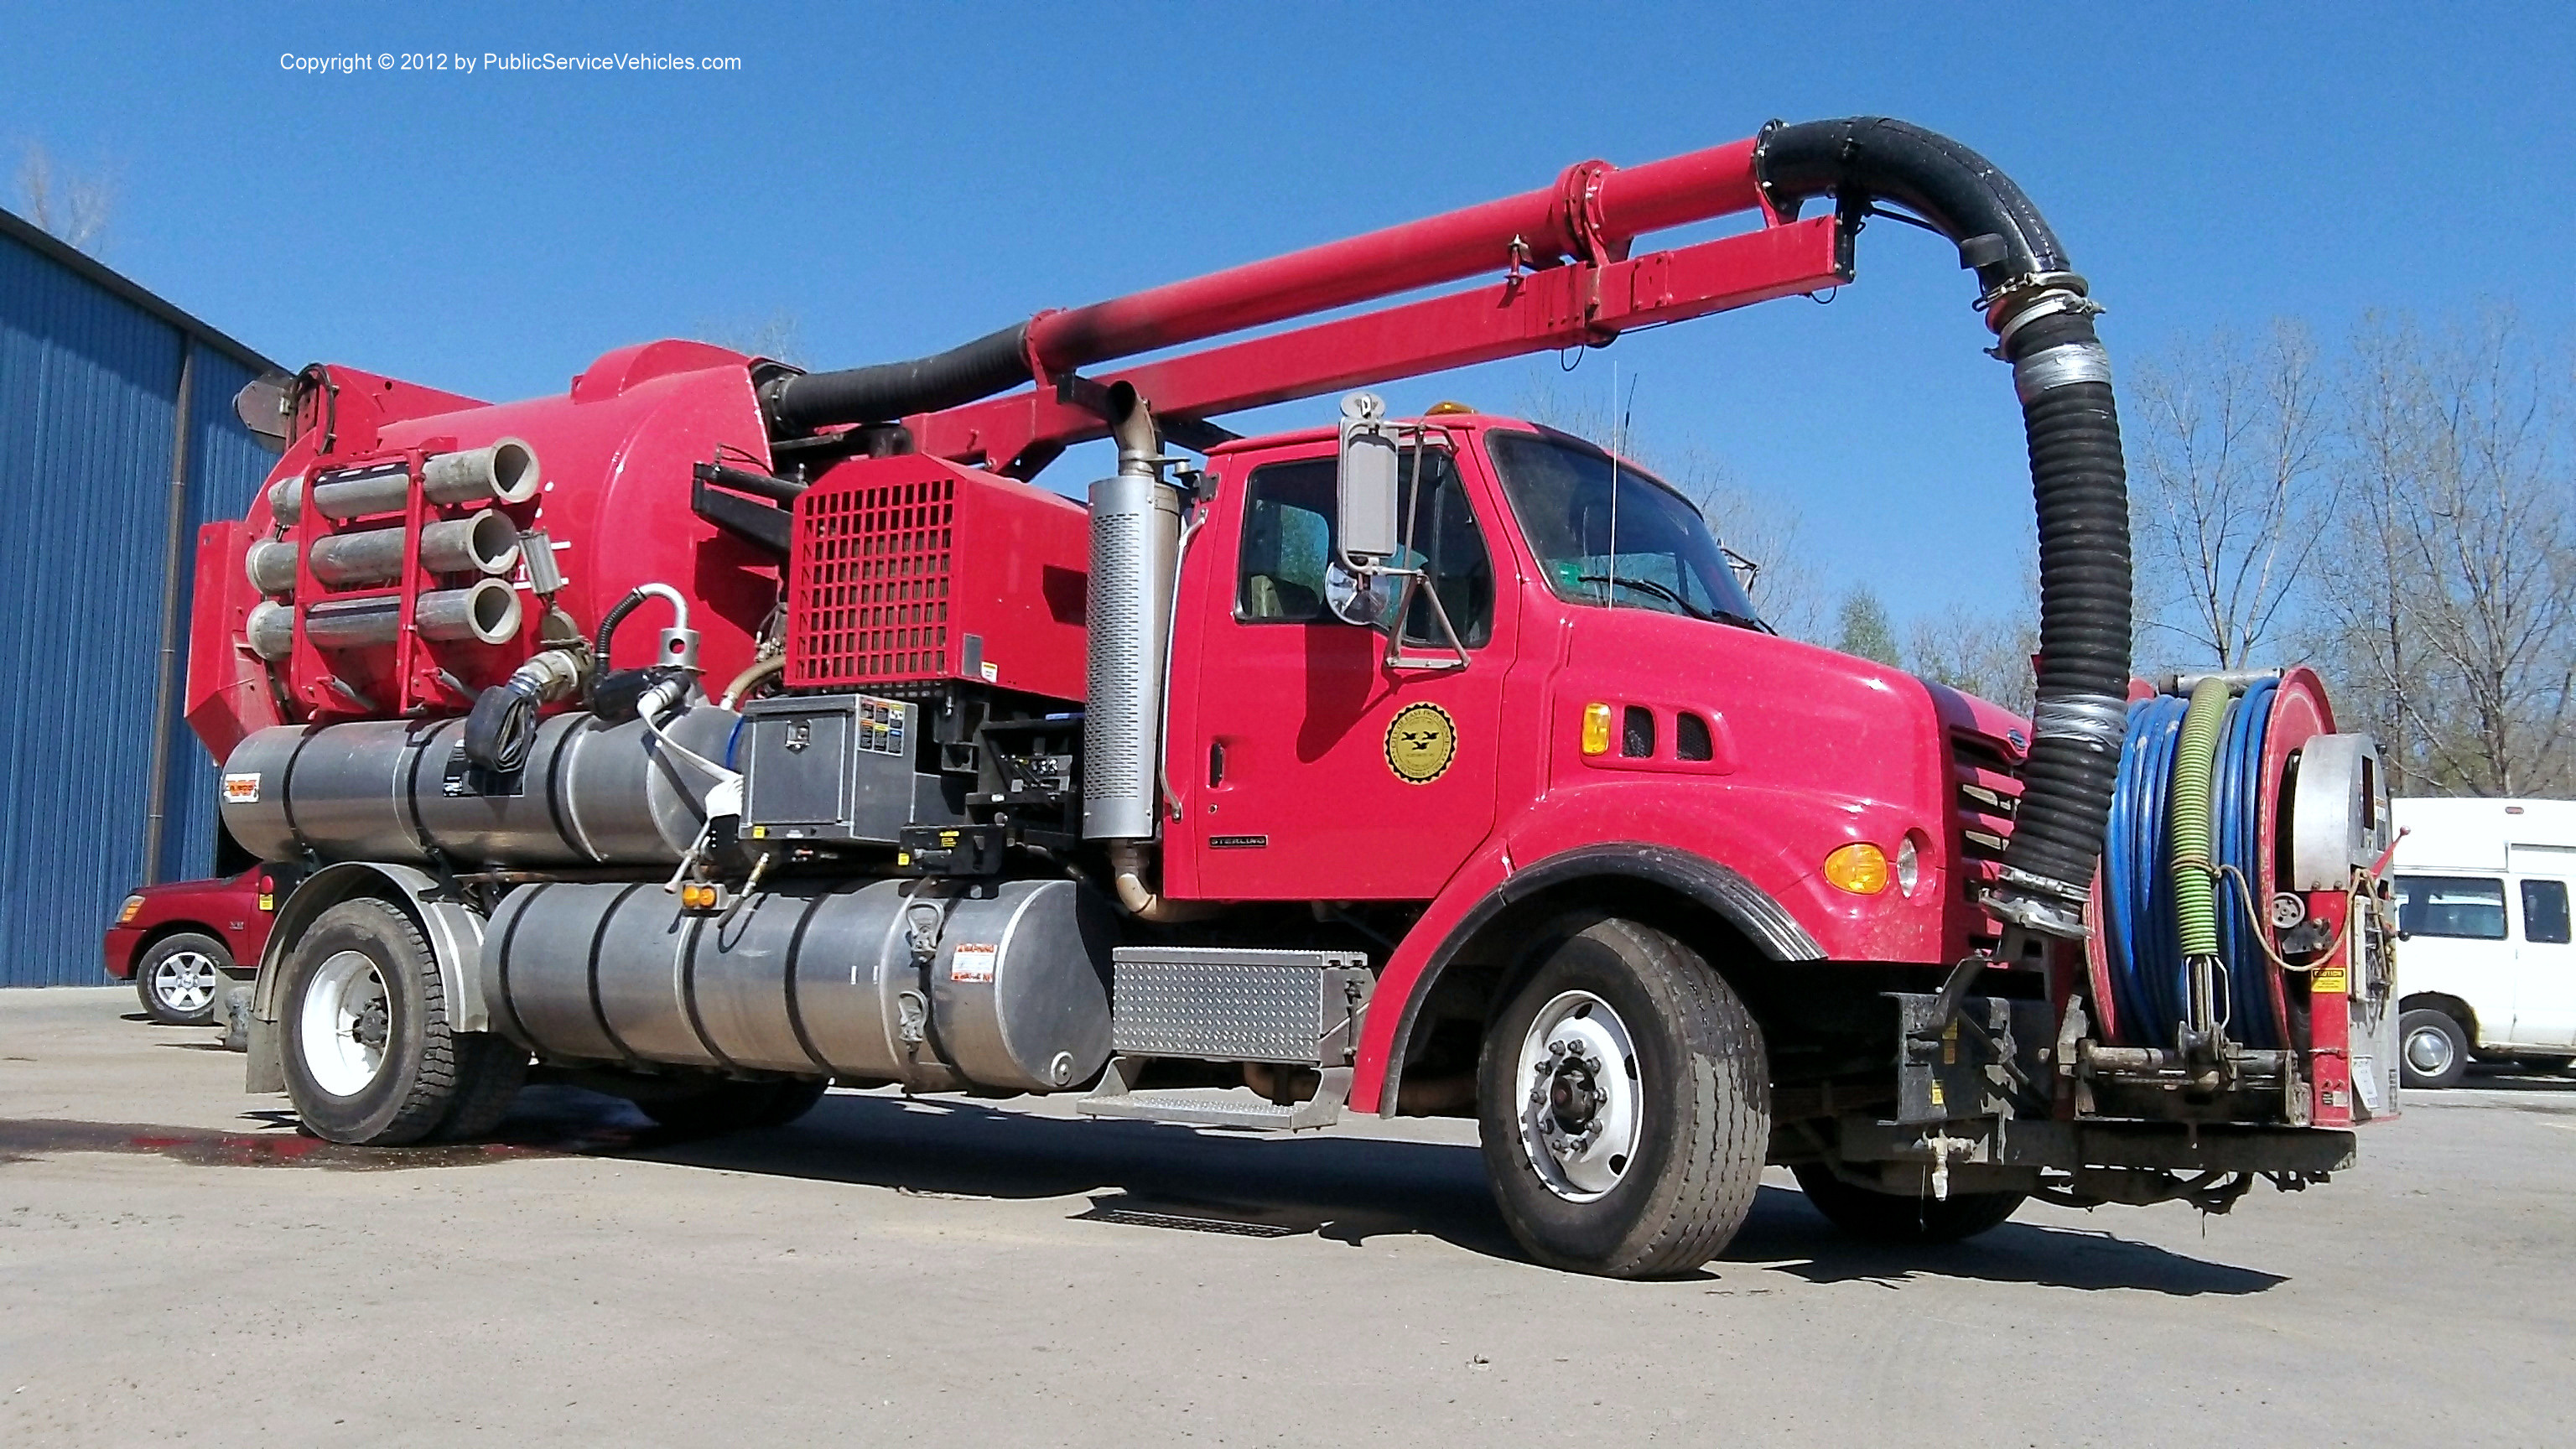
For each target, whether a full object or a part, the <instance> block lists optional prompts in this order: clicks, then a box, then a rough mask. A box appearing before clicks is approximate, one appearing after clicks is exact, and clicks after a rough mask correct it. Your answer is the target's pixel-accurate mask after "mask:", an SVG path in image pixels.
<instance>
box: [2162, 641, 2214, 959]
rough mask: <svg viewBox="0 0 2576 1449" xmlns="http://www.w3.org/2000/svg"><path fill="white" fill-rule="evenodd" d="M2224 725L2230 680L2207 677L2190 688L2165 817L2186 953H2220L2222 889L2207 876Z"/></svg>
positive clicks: (2177, 917)
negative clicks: (2214, 776)
mask: <svg viewBox="0 0 2576 1449" xmlns="http://www.w3.org/2000/svg"><path fill="white" fill-rule="evenodd" d="M2226 726H2227V684H2226V682H2225V681H2224V680H2217V679H2204V680H2202V681H2201V682H2200V683H2199V684H2198V685H2197V686H2195V687H2194V688H2193V689H2192V692H2191V704H2190V705H2189V706H2188V707H2187V708H2186V709H2185V710H2184V712H2183V717H2182V739H2181V741H2180V743H2178V744H2176V745H2175V746H2174V768H2173V808H2172V813H2171V816H2170V818H2169V820H2168V821H2167V824H2168V826H2169V828H2170V829H2171V830H2172V831H2173V857H2172V859H2173V865H2172V870H2173V882H2174V886H2173V889H2174V924H2175V925H2176V926H2177V927H2178V928H2179V929H2180V930H2181V932H2182V954H2183V956H2184V958H2185V959H2189V958H2191V957H2195V956H2215V955H2217V954H2218V893H2217V892H2216V891H2215V890H2213V889H2211V886H2210V879H2209V877H2210V871H2211V868H2212V867H2213V866H2214V865H2215V864H2216V857H2215V854H2214V852H2213V849H2212V844H2211V840H2210V836H2211V830H2210V814H2209V779H2210V774H2211V772H2212V771H2213V770H2215V769H2216V768H2217V764H2218V736H2219V733H2220V732H2221V731H2222V730H2224V729H2225V728H2226Z"/></svg>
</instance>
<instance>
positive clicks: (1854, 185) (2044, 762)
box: [1754, 116, 2130, 936]
mask: <svg viewBox="0 0 2576 1449" xmlns="http://www.w3.org/2000/svg"><path fill="white" fill-rule="evenodd" d="M1754 164H1755V170H1756V173H1757V175H1758V176H1759V177H1760V180H1761V183H1762V187H1763V190H1764V192H1765V193H1766V194H1767V195H1768V196H1769V198H1770V200H1771V204H1772V205H1773V206H1774V207H1775V208H1777V209H1779V210H1781V211H1783V212H1786V213H1789V214H1793V215H1794V214H1795V213H1796V211H1797V209H1798V207H1799V205H1800V204H1801V203H1802V202H1804V201H1806V200H1807V199H1809V198H1811V197H1816V196H1824V195H1831V196H1833V197H1834V198H1835V199H1836V201H1837V202H1838V203H1839V204H1840V206H1841V209H1842V211H1843V214H1844V215H1846V216H1849V217H1853V218H1855V219H1857V218H1858V217H1860V216H1862V215H1864V214H1865V213H1866V211H1867V207H1868V203H1870V202H1873V201H1887V202H1892V203H1894V204H1896V205H1898V206H1901V207H1903V208H1905V209H1906V210H1908V211H1910V212H1913V213H1915V214H1916V215H1917V216H1919V217H1921V218H1922V219H1923V220H1924V221H1926V222H1928V223H1930V224H1931V225H1932V227H1933V228H1934V229H1935V230H1937V231H1939V232H1940V233H1941V234H1943V235H1944V236H1947V237H1948V238H1949V239H1950V240H1951V241H1952V242H1954V243H1955V244H1957V246H1958V248H1959V264H1960V265H1961V266H1963V267H1967V268H1970V269H1972V270H1974V271H1975V272H1976V274H1977V280H1978V282H1979V284H1980V286H1981V288H1982V293H1981V296H1980V302H1981V304H1982V305H1983V306H1984V307H1985V308H1986V318H1987V323H1988V325H1989V326H1991V327H1992V328H1993V329H1994V330H1995V334H1996V336H1997V337H1998V338H1999V339H2000V340H2001V343H2002V346H2001V348H2000V351H2001V353H2002V355H2003V357H2004V358H2005V360H2007V361H2009V362H2010V363H2012V365H2013V385H2014V389H2015V391H2016V392H2018V393H2019V394H2020V397H2021V405H2022V426H2023V429H2024V431H2025V432H2026V433H2027V434H2028V437H2029V441H2030V480H2031V490H2032V494H2033V496H2034V498H2035V500H2036V502H2037V505H2038V512H2039V707H2038V709H2037V710H2036V711H2035V713H2034V714H2033V716H2032V721H2031V734H2032V740H2031V749H2030V758H2029V760H2028V761H2027V762H2026V763H2025V764H2024V765H2023V767H2022V797H2021V804H2020V807H2019V809H2018V810H2017V811H2016V812H2015V815H2014V823H2013V834H2012V841H2011V843H2010V844H2009V845H2008V846H2007V847H2006V849H2005V852H2004V862H2003V871H2002V881H2001V883H2000V885H1999V886H1998V887H1997V889H1996V891H1995V893H1994V895H1993V897H1992V898H1991V904H1992V905H1993V906H1994V908H1995V910H1996V911H1997V913H1998V914H2000V915H2002V916H2004V917H2005V918H2006V919H2007V920H2010V921H2012V922H2014V923H2015V924H2018V925H2020V926H2023V927H2025V928H2027V929H2029V930H2034V931H2039V932H2043V933H2046V934H2048V935H2054V936H2078V935H2081V934H2082V933H2083V924H2082V917H2083V903H2084V899H2085V896H2086V894H2087V893H2088V892H2089V891H2090V889H2091V887H2092V881H2093V869H2094V865H2095V862H2096V861H2097V860H2099V859H2100V856H2101V851H2102V836H2103V828H2104V826H2105V824H2106V823H2107V822H2108V820H2109V817H2110V810H2111V794H2112V790H2113V788H2114V786H2115V784H2116V782H2117V778H2118V771H2119V766H2120V742H2121V738H2122V735H2123V733H2124V726H2125V723H2126V714H2127V697H2128V682H2129V606H2130V601H2129V503H2128V470H2127V468H2126V467H2125V465H2124V464H2123V463H2122V461H2121V457H2120V418H2119V410H2118V407H2117V405H2116V404H2115V403H2114V401H2113V398H2112V394H2111V367H2110V359H2109V355H2108V354H2107V353H2105V352H2104V351H2103V349H2102V344H2101V341H2100V339H2099V338H2097V337H2096V336H2095V335H2094V330H2093V316H2094V313H2095V312H2097V311H2098V310H2099V309H2098V308H2096V307H2095V306H2094V305H2093V304H2092V303H2091V302H2090V301H2088V300H2087V299H2086V296H2085V286H2084V279H2083V278H2081V277H2078V276H2076V275H2074V274H2073V273H2072V272H2070V271H2068V270H2067V264H2066V257H2065V254H2064V252H2063V251H2062V250H2061V249H2060V248H2059V246H2058V243H2057V236H2056V234H2055V233H2054V232H2052V231H2050V230H2049V226H2048V223H2047V222H2046V221H2045V220H2044V219H2042V218H2041V216H2040V214H2039V210H2038V208H2036V207H2034V206H2032V205H2031V203H2030V198H2029V197H2027V196H2025V195H2023V194H2022V190H2021V188H2020V187H2019V186H2016V185H2014V184H2013V181H2012V179H2011V178H2010V177H2007V176H2005V175H2004V174H2003V173H2002V172H2000V171H1998V170H1996V169H1995V167H1994V165H1993V163H1991V162H1989V161H1987V160H1986V159H1985V158H1984V157H1982V156H1980V155H1978V154H1977V153H1976V152H1974V151H1971V150H1969V149H1968V148H1967V147H1965V146H1962V145H1960V144H1959V143H1958V142H1956V141H1953V140H1950V139H1949V138H1947V137H1945V136H1940V135H1936V134H1934V133H1932V132H1930V131H1926V130H1923V129H1922V128H1920V127H1918V126H1909V125H1907V124H1905V123H1904V122H1902V121H1891V120H1887V119H1885V118H1883V117H1876V116H1861V117H1855V118H1853V119H1850V120H1842V121H1813V122H1808V123H1806V124H1803V125H1795V126H1778V127H1775V128H1773V129H1772V130H1770V131H1768V132H1766V133H1765V134H1764V136H1763V139H1762V142H1761V145H1760V147H1759V149H1758V150H1757V152H1756V156H1755V163H1754Z"/></svg>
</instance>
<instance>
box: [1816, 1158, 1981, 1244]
mask: <svg viewBox="0 0 2576 1449" xmlns="http://www.w3.org/2000/svg"><path fill="white" fill-rule="evenodd" d="M1789 1170H1790V1171H1791V1172H1792V1173H1794V1174H1796V1175H1797V1179H1798V1186H1799V1187H1801V1188H1803V1189H1805V1190H1806V1194H1807V1201H1808V1202H1809V1203H1811V1204H1813V1205H1814V1207H1815V1209H1816V1211H1818V1212H1820V1213H1823V1214H1824V1215H1825V1218H1826V1220H1827V1221H1828V1222H1831V1223H1832V1224H1833V1225H1834V1226H1835V1227H1838V1228H1840V1229H1842V1230H1843V1231H1844V1232H1847V1233H1849V1234H1851V1235H1852V1236H1853V1237H1856V1238H1869V1239H1872V1240H1874V1241H1877V1242H1882V1243H1955V1242H1957V1241H1959V1240H1960V1239H1961V1238H1973V1237H1975V1236H1976V1235H1977V1234H1979V1233H1982V1232H1986V1231H1988V1230H1989V1229H1993V1228H1999V1227H2002V1226H2003V1224H2004V1220H2005V1219H2006V1218H2009V1217H2011V1216H2012V1215H2013V1213H2014V1212H2015V1211H2017V1210H2018V1209H2019V1208H2020V1207H2021V1205H2022V1202H2023V1200H2024V1199H2025V1198H2027V1197H2028V1196H2029V1194H2027V1193H2019V1192H1954V1193H1952V1194H1950V1195H1949V1196H1948V1197H1946V1198H1934V1197H1914V1196H1909V1195H1906V1194H1901V1193H1893V1192H1874V1191H1872V1190H1870V1189H1869V1188H1865V1187H1861V1186H1858V1185H1857V1184H1854V1183H1848V1182H1845V1181H1843V1180H1842V1179H1841V1178H1839V1177H1836V1176H1834V1170H1833V1169H1832V1168H1830V1167H1827V1166H1826V1165H1825V1164H1823V1163H1821V1162H1802V1163H1799V1164H1798V1165H1797V1166H1795V1167H1793V1168H1791V1169H1789Z"/></svg>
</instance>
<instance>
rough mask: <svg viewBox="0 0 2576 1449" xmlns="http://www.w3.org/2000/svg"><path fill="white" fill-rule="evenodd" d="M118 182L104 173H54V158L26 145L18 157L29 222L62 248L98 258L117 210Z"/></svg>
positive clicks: (34, 144)
mask: <svg viewBox="0 0 2576 1449" xmlns="http://www.w3.org/2000/svg"><path fill="white" fill-rule="evenodd" d="M115 202H116V182H115V180H114V178H113V177H112V176H111V175H109V174H108V173H107V172H104V171H101V172H95V173H91V174H88V175H81V174H76V173H63V174H58V173H57V172H56V171H55V169H54V159H53V156H52V155H51V154H50V153H49V152H47V151H46V150H45V147H44V144H43V143H42V142H39V141H29V142H28V143H27V145H26V149H25V150H24V151H22V152H21V153H20V154H19V157H18V205H19V208H20V209H21V210H22V211H23V212H24V213H25V215H26V218H27V220H29V221H31V222H33V223H35V224H36V226H37V228H38V229H39V230H42V231H45V232H48V233H51V234H52V235H53V236H55V237H57V238H59V239H60V240H61V241H62V242H63V243H64V244H65V245H67V246H70V247H73V248H75V249H77V250H80V251H84V252H87V253H89V254H90V255H91V256H97V255H98V254H99V253H100V251H101V250H102V249H103V248H104V246H105V245H106V241H107V221H108V216H109V214H110V213H111V212H113V211H114V210H115Z"/></svg>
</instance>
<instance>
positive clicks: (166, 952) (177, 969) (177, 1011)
mask: <svg viewBox="0 0 2576 1449" xmlns="http://www.w3.org/2000/svg"><path fill="white" fill-rule="evenodd" d="M232 966H233V953H232V952H230V951H228V950H226V949H224V943H223V942H221V941H218V940H216V939H215V938H214V937H212V936H208V935H202V934H200V933H198V932H195V931H182V932H180V933H179V934H177V935H175V936H164V937H162V938H161V939H160V940H158V941H155V942H153V943H152V949H151V950H149V951H146V952H144V953H143V959H142V960H141V961H139V962H136V963H135V967H134V993H135V994H136V995H137V996H140V997H142V998H143V1014H144V1015H146V1016H149V1017H151V1018H152V1019H153V1020H154V1021H158V1022H162V1023H165V1024H167V1025H170V1026H204V1025H205V1024H207V1023H208V1022H210V1021H213V1020H214V1019H215V1003H217V1002H218V1001H220V1000H222V999H223V994H224V973H225V972H227V971H230V970H231V969H232Z"/></svg>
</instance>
